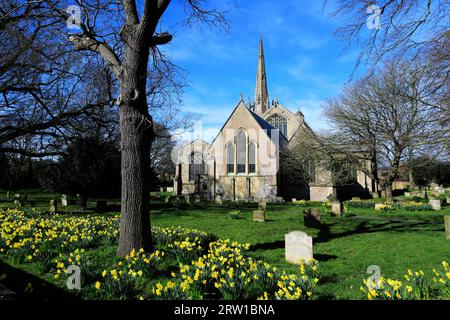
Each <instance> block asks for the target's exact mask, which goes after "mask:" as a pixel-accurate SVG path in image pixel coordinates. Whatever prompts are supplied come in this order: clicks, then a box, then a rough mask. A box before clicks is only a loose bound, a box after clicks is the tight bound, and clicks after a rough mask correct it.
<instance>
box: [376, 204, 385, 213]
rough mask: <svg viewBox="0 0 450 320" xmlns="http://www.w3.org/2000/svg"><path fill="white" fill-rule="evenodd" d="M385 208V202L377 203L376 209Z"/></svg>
mask: <svg viewBox="0 0 450 320" xmlns="http://www.w3.org/2000/svg"><path fill="white" fill-rule="evenodd" d="M382 209H383V204H382V203H375V210H378V211H379V210H382Z"/></svg>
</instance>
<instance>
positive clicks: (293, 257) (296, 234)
mask: <svg viewBox="0 0 450 320" xmlns="http://www.w3.org/2000/svg"><path fill="white" fill-rule="evenodd" d="M284 240H285V255H286V261H287V262H288V263H293V264H301V263H302V261H309V260H310V259H312V257H313V241H312V237H310V236H308V235H307V234H306V233H304V232H302V231H291V232H289V233H287V234H285V235H284Z"/></svg>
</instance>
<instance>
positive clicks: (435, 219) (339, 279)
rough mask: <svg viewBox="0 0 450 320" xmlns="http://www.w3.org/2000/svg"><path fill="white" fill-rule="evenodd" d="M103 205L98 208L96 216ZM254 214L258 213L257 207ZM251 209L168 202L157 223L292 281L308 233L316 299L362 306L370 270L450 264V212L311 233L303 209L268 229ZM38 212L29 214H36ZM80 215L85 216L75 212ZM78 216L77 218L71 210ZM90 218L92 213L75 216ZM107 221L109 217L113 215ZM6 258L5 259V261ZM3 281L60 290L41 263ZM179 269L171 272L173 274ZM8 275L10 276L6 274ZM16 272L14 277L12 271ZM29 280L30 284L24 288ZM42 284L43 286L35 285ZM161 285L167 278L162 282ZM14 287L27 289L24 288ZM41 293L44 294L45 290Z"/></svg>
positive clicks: (329, 226) (20, 267) (343, 224)
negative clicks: (198, 234)
mask: <svg viewBox="0 0 450 320" xmlns="http://www.w3.org/2000/svg"><path fill="white" fill-rule="evenodd" d="M32 197H35V200H36V201H39V200H41V199H42V198H43V199H45V201H46V200H48V199H50V198H51V197H52V196H51V195H49V194H46V195H40V196H39V195H38V194H34V195H32ZM94 204H95V203H93V202H90V203H89V205H91V207H92V208H91V210H92V211H94V209H93V206H94ZM34 207H40V208H45V204H38V203H35V204H34ZM253 207H254V206H253ZM253 207H252V206H251V205H245V204H242V205H240V208H239V209H240V211H241V214H240V216H239V218H238V219H231V218H230V217H229V216H228V211H229V210H230V209H231V208H232V206H231V205H230V207H227V206H226V205H225V206H221V207H219V206H217V205H204V206H202V207H200V206H198V207H196V206H191V207H189V208H188V209H187V210H181V209H176V208H167V206H166V205H165V204H164V203H163V201H154V202H153V203H152V211H151V220H152V224H153V225H154V226H163V227H166V226H182V227H186V228H195V229H199V230H204V231H207V232H210V233H213V234H215V235H216V236H218V237H219V238H220V239H230V240H233V241H238V242H241V243H250V244H251V246H250V252H251V254H252V255H253V256H255V257H258V258H261V259H262V260H264V261H267V262H268V263H269V264H271V265H272V266H276V267H278V268H280V269H283V270H286V271H287V272H289V273H296V272H298V267H297V266H295V265H291V264H287V263H286V262H285V258H284V235H285V234H286V233H287V232H289V231H292V230H302V231H305V232H306V233H308V234H309V235H311V236H312V237H313V243H314V257H315V259H317V260H318V261H319V265H320V275H321V279H320V282H319V285H318V287H317V288H316V291H315V295H314V298H320V299H362V298H364V296H363V294H362V293H361V292H360V290H359V288H360V286H361V284H362V280H363V279H364V278H367V277H368V276H369V274H367V273H366V271H367V268H368V267H369V266H371V265H377V266H379V267H380V269H381V273H382V274H383V275H385V276H388V277H393V278H401V277H402V276H403V275H404V274H405V272H406V270H407V269H412V270H419V269H421V270H424V271H425V272H427V273H430V272H431V270H432V269H433V268H435V267H437V266H439V264H440V263H441V262H442V261H443V260H447V261H449V260H450V241H449V240H446V239H445V232H444V223H443V216H444V215H448V214H450V206H445V207H443V210H441V211H413V212H411V211H405V210H401V209H397V210H395V211H389V212H379V211H375V210H373V209H366V208H358V209H356V208H351V213H349V214H347V215H346V216H345V217H343V218H341V219H338V218H335V217H333V216H331V215H330V214H328V213H325V212H324V208H323V207H321V206H318V208H320V210H321V211H322V216H321V222H322V227H321V228H320V229H314V228H305V227H304V225H303V217H302V211H303V207H300V206H298V205H293V204H283V205H268V208H267V212H266V220H267V221H266V222H264V223H258V222H253V221H252V210H253ZM30 209H31V207H27V206H25V207H23V210H25V211H26V210H30ZM72 209H73V212H77V210H76V206H74V208H72ZM69 211H70V210H69ZM74 214H75V215H80V216H82V215H83V214H84V213H74ZM112 214H113V213H112V212H111V213H108V212H106V213H103V214H102V215H112ZM88 254H89V255H90V256H91V257H93V259H94V261H95V263H94V264H95V267H96V268H99V269H101V268H104V267H107V266H108V265H109V264H110V263H111V261H112V260H114V255H115V246H113V245H105V246H101V247H99V248H94V249H91V250H88ZM0 257H1V255H0ZM3 260H4V262H6V264H5V263H3V264H2V265H1V268H2V269H3V271H2V270H1V269H0V276H1V275H2V273H8V272H9V273H11V270H10V269H8V268H11V266H12V267H14V268H16V269H15V270H16V271H17V272H16V275H15V276H13V277H10V279H9V280H8V281H9V282H8V281H6V280H5V283H6V284H7V285H8V284H9V285H10V286H16V287H19V288H21V289H23V288H24V286H26V285H27V283H26V282H27V281H25V280H23V277H24V276H23V274H20V272H22V271H26V272H27V273H26V276H27V277H34V276H37V277H40V278H43V279H45V280H47V281H48V282H49V283H50V284H51V283H53V284H57V282H56V281H55V280H54V279H53V278H52V277H51V276H50V275H49V274H46V273H43V272H41V270H40V269H39V266H38V265H37V264H34V263H23V264H17V263H14V262H13V261H11V260H10V259H7V258H6V257H5V256H3ZM175 267H176V263H175V262H173V263H169V264H168V265H167V273H169V271H170V270H172V269H174V268H175ZM5 270H6V272H5ZM8 270H9V271H8ZM19 279H22V280H19ZM34 280H36V279H34ZM158 280H161V279H160V278H158V279H155V281H158ZM14 281H21V283H20V284H19V285H17V284H15V283H14ZM36 292H39V290H37V291H36Z"/></svg>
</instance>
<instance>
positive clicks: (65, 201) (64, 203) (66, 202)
mask: <svg viewBox="0 0 450 320" xmlns="http://www.w3.org/2000/svg"><path fill="white" fill-rule="evenodd" d="M61 205H62V206H68V205H69V200H68V197H67V194H62V195H61Z"/></svg>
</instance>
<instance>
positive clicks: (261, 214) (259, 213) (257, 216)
mask: <svg viewBox="0 0 450 320" xmlns="http://www.w3.org/2000/svg"><path fill="white" fill-rule="evenodd" d="M253 221H256V222H264V221H266V212H265V211H264V210H254V211H253Z"/></svg>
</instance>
